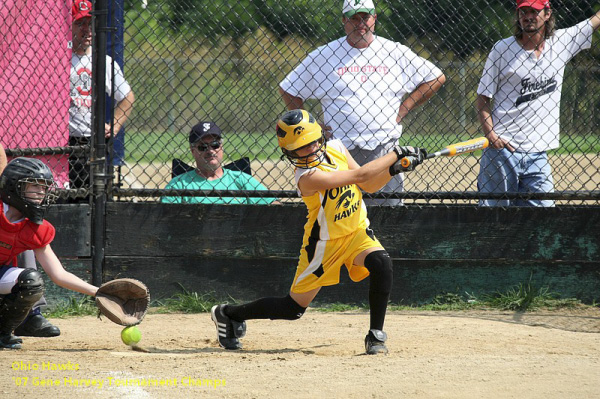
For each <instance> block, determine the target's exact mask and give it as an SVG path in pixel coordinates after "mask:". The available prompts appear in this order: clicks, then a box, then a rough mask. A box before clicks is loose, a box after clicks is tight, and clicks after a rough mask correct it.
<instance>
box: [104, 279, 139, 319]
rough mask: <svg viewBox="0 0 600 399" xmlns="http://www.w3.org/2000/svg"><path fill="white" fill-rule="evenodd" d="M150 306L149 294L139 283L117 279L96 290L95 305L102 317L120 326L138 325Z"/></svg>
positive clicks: (132, 280)
mask: <svg viewBox="0 0 600 399" xmlns="http://www.w3.org/2000/svg"><path fill="white" fill-rule="evenodd" d="M149 304H150V292H149V291H148V287H146V285H144V283H142V282H141V281H138V280H134V279H131V278H119V279H116V280H112V281H108V282H106V283H104V284H102V285H101V286H100V288H98V292H97V293H96V305H97V306H98V308H99V309H100V312H102V314H103V315H105V316H106V317H108V319H109V320H110V321H113V322H115V323H117V324H120V325H122V326H135V325H136V324H140V323H141V322H142V320H143V319H144V316H145V315H146V311H147V310H148V305H149Z"/></svg>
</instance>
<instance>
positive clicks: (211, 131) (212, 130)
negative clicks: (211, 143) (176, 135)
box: [190, 121, 221, 144]
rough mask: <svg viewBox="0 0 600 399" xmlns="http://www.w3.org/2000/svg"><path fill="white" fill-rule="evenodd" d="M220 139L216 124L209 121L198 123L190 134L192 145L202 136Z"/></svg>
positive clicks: (219, 131)
mask: <svg viewBox="0 0 600 399" xmlns="http://www.w3.org/2000/svg"><path fill="white" fill-rule="evenodd" d="M209 135H210V136H217V137H219V138H220V137H221V129H219V126H217V124H216V123H214V122H210V121H201V122H198V123H197V124H196V125H195V126H194V127H193V128H192V131H191V132H190V144H194V143H195V142H197V141H198V140H200V139H201V138H203V137H204V136H209Z"/></svg>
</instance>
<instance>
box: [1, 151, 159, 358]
mask: <svg viewBox="0 0 600 399" xmlns="http://www.w3.org/2000/svg"><path fill="white" fill-rule="evenodd" d="M55 187H56V185H55V183H54V178H53V176H52V172H51V171H50V169H49V168H48V166H46V164H44V163H43V162H41V161H40V160H38V159H32V158H15V159H13V160H12V161H11V162H10V163H9V164H8V165H7V166H6V168H5V169H4V171H3V172H2V175H1V176H0V198H1V199H2V207H0V265H3V266H0V348H8V349H20V348H21V344H22V343H23V340H22V339H21V338H19V337H17V336H15V335H13V331H14V330H15V328H16V327H17V326H18V325H19V324H21V322H22V321H23V320H24V319H25V317H26V316H27V314H28V313H29V311H30V310H31V308H32V307H33V305H34V304H35V303H36V302H37V300H38V299H39V298H40V297H41V296H42V295H43V293H44V283H43V280H42V275H41V273H40V272H38V271H37V270H35V269H23V268H19V267H16V266H12V265H16V264H17V263H16V262H15V258H16V256H17V255H18V254H20V253H21V252H24V251H26V250H29V249H32V250H33V251H34V253H35V256H36V258H37V260H38V262H39V263H40V265H41V266H42V268H43V269H44V271H45V272H46V274H47V275H48V276H49V277H50V279H52V281H53V282H54V283H55V284H57V285H59V286H61V287H63V288H67V289H69V290H72V291H76V292H80V293H82V294H86V295H90V296H94V297H96V303H97V305H98V307H99V308H100V311H101V312H102V313H104V314H105V315H106V316H107V317H108V318H109V319H110V320H111V321H114V322H116V323H118V324H121V325H135V324H138V323H140V322H141V321H142V319H143V317H144V315H145V313H146V309H147V307H148V304H149V300H150V296H149V294H148V290H147V288H146V286H144V285H143V284H142V283H140V282H138V281H136V280H131V279H118V280H113V281H110V282H108V283H105V284H103V285H102V286H101V287H100V288H98V287H95V286H93V285H91V284H88V283H86V282H85V281H83V280H81V279H80V278H79V277H77V276H75V275H74V274H72V273H69V272H68V271H66V270H65V269H64V268H63V266H62V264H61V263H60V261H59V260H58V258H57V256H56V255H55V254H54V251H52V248H50V243H51V242H52V240H53V239H54V235H55V229H54V227H53V226H52V225H51V224H50V223H49V222H48V221H46V220H44V213H45V211H46V209H47V207H48V205H49V204H50V203H52V201H53V200H54V198H55V197H56V195H55V193H54V190H55Z"/></svg>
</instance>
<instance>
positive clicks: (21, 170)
mask: <svg viewBox="0 0 600 399" xmlns="http://www.w3.org/2000/svg"><path fill="white" fill-rule="evenodd" d="M0 197H1V198H2V201H4V202H5V203H7V204H8V205H10V206H12V207H14V208H16V209H17V210H18V211H19V212H21V213H22V214H23V216H25V217H26V218H28V219H29V220H31V221H32V222H34V223H36V224H42V223H43V221H44V215H45V213H46V209H48V206H49V205H50V204H52V203H53V202H54V201H55V200H56V184H55V182H54V178H53V176H52V171H51V170H50V168H48V166H46V164H45V163H43V162H42V161H40V160H39V159H35V158H15V159H13V160H12V161H10V162H9V163H8V165H6V168H5V169H4V171H3V172H2V176H1V177H0Z"/></svg>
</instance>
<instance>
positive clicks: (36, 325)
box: [15, 314, 60, 337]
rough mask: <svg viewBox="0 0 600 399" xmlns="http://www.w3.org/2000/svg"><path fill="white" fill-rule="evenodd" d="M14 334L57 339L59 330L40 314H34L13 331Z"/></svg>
mask: <svg viewBox="0 0 600 399" xmlns="http://www.w3.org/2000/svg"><path fill="white" fill-rule="evenodd" d="M15 334H17V335H22V336H24V337H58V336H59V335H60V330H59V328H58V327H56V326H55V325H53V324H52V323H50V322H49V321H48V320H46V318H45V317H44V316H42V315H41V314H34V315H33V316H31V317H29V318H28V319H27V320H25V321H24V322H23V323H22V324H21V325H20V326H19V327H17V328H16V329H15Z"/></svg>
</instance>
